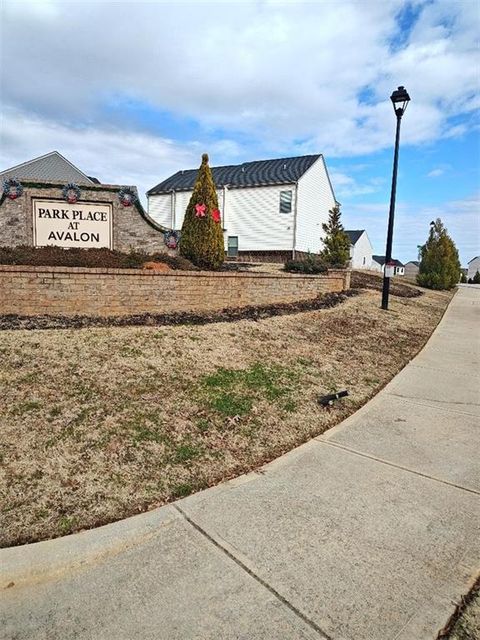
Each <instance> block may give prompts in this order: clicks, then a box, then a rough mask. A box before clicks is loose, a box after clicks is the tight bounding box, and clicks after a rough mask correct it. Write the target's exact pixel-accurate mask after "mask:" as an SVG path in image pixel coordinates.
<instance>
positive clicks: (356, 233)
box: [345, 229, 365, 244]
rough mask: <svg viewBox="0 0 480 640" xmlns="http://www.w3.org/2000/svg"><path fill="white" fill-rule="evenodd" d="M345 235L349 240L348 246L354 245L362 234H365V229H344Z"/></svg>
mask: <svg viewBox="0 0 480 640" xmlns="http://www.w3.org/2000/svg"><path fill="white" fill-rule="evenodd" d="M345 233H346V234H347V236H348V237H349V238H350V244H355V243H356V242H357V240H358V239H359V238H360V236H361V235H362V233H365V229H354V230H349V231H347V230H346V229H345Z"/></svg>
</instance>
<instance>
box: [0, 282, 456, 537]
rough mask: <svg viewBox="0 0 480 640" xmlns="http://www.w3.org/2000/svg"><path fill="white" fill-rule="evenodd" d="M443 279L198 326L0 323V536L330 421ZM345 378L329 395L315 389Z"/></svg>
mask: <svg viewBox="0 0 480 640" xmlns="http://www.w3.org/2000/svg"><path fill="white" fill-rule="evenodd" d="M450 297H451V294H449V293H444V292H426V293H425V295H423V296H421V297H419V298H412V299H407V298H397V297H392V298H391V310H390V312H388V313H385V312H382V311H381V310H380V309H379V302H380V299H379V294H378V292H372V291H365V292H363V293H362V294H361V295H359V296H357V297H354V298H350V299H348V300H347V301H346V302H344V303H343V304H341V305H339V306H337V307H335V308H333V309H329V310H321V311H311V312H304V313H298V314H294V315H289V316H281V317H273V318H268V319H265V320H261V321H258V322H253V321H249V320H242V321H239V322H234V323H219V324H209V325H205V326H171V327H161V328H160V327H126V328H90V329H80V330H70V329H69V330H45V331H38V330H37V331H24V330H19V331H4V332H2V333H1V334H0V340H1V342H0V356H1V362H2V365H1V374H0V376H1V377H0V384H1V396H0V420H1V424H0V428H1V433H2V438H1V442H0V472H1V474H2V478H1V480H0V482H1V484H0V486H1V492H2V495H1V498H0V502H1V522H0V531H1V533H2V540H1V542H2V545H4V546H8V545H14V544H21V543H25V542H29V541H34V540H41V539H45V538H50V537H55V536H59V535H62V534H66V533H70V532H72V531H77V530H80V529H82V528H87V527H92V526H95V525H99V524H104V523H106V522H109V521H112V520H116V519H119V518H123V517H125V516H128V515H131V514H134V513H138V512H140V511H143V510H145V509H148V508H152V507H154V506H157V505H161V504H163V503H165V502H167V501H170V500H173V499H175V498H176V497H179V496H183V495H187V494H188V493H190V492H192V491H195V490H198V489H200V488H202V487H206V486H208V485H212V484H214V483H217V482H220V481H221V480H223V479H226V478H231V477H232V476H235V475H238V474H240V473H242V472H244V471H247V470H249V469H252V468H254V467H258V466H260V465H261V464H262V463H264V462H265V461H267V460H271V459H272V458H274V457H276V456H278V455H280V454H281V453H283V452H285V451H287V450H289V449H291V448H292V447H294V446H296V445H298V444H300V443H302V442H304V441H306V440H308V439H309V438H311V437H313V436H315V435H318V434H320V433H322V432H323V431H325V430H326V429H328V428H329V427H331V426H332V425H334V424H336V423H338V422H339V421H340V420H342V419H343V418H344V417H346V416H347V415H348V414H350V413H352V412H353V411H354V410H355V409H357V408H358V407H359V406H360V405H362V404H363V403H364V402H365V401H366V400H367V399H368V398H369V397H371V396H372V395H374V394H375V393H376V392H377V391H378V390H379V389H380V388H381V387H382V386H383V385H384V384H385V383H386V382H387V381H388V380H389V379H390V378H392V376H393V375H394V374H395V373H397V372H398V371H399V369H400V368H401V367H403V366H404V365H405V363H406V362H408V361H409V360H410V359H411V358H412V356H413V355H415V353H416V352H417V351H418V350H419V348H420V347H421V346H422V345H423V344H424V343H425V341H426V339H427V338H428V336H429V335H430V333H431V331H432V330H433V328H434V327H435V326H436V324H437V322H438V321H439V319H440V317H441V315H442V313H443V311H444V309H445V306H446V305H447V303H448V301H449V299H450ZM343 388H346V389H348V390H349V392H350V396H349V397H348V398H347V399H345V400H344V401H342V402H341V403H338V404H337V405H336V406H335V407H334V408H333V409H323V408H321V407H320V406H319V405H318V404H317V397H318V395H319V394H324V393H328V392H331V391H334V390H340V389H343Z"/></svg>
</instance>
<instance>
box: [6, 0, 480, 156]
mask: <svg viewBox="0 0 480 640" xmlns="http://www.w3.org/2000/svg"><path fill="white" fill-rule="evenodd" d="M417 5H418V3H417ZM474 5H475V3H469V2H462V3H455V2H433V3H431V2H427V3H424V4H423V3H421V6H422V12H421V16H420V19H419V21H418V23H417V25H416V26H415V28H414V29H413V31H412V33H411V35H410V38H409V39H408V40H407V42H406V43H404V45H403V46H402V47H401V48H399V49H398V50H396V51H392V50H391V46H390V42H391V41H393V40H395V38H397V37H398V24H397V22H396V17H397V14H398V12H399V11H400V10H401V9H402V8H404V7H405V3H404V2H403V1H402V0H390V1H387V2H381V3H380V2H362V3H358V2H356V1H354V0H343V1H342V2H341V3H327V2H321V3H308V4H305V3H301V2H294V3H279V2H242V3H218V2H217V3H212V4H206V3H203V2H202V3H201V2H197V3H185V2H179V3H165V2H155V3H148V2H147V3H145V2H142V3H128V2H123V3H117V2H88V3H87V2H73V1H72V2H53V1H52V2H45V3H18V2H10V1H9V0H6V1H4V3H3V5H2V6H3V7H4V16H3V18H4V19H3V22H4V26H3V36H4V37H3V45H2V53H3V58H4V62H5V63H4V65H3V69H4V79H3V84H2V95H3V99H4V101H6V102H7V103H9V104H10V105H13V106H16V107H21V108H22V109H25V110H27V111H31V112H35V113H37V114H39V115H42V116H44V117H51V118H55V119H57V120H60V121H63V122H65V123H71V122H73V121H75V120H76V121H77V122H78V123H79V124H81V125H85V124H87V123H88V122H91V121H95V122H97V123H99V122H102V119H103V123H104V124H107V123H109V124H110V123H111V121H112V120H114V121H115V120H116V118H117V114H115V113H112V112H109V113H108V114H105V113H104V112H103V111H102V108H101V107H102V104H103V103H104V101H105V100H106V99H108V98H109V97H111V96H112V95H119V94H120V95H125V96H129V97H131V98H134V99H137V100H140V101H145V102H148V103H149V104H150V105H152V106H154V107H156V108H158V109H159V110H169V111H173V112H175V113H176V114H179V115H183V116H185V117H188V118H194V119H196V120H198V121H199V122H201V123H202V125H203V126H205V127H214V128H218V127H223V128H226V129H229V130H232V131H237V132H243V133H248V134H249V135H251V136H255V137H256V138H257V139H258V140H259V141H260V143H261V144H263V145H264V147H265V148H269V149H272V150H274V151H276V150H278V153H282V150H284V149H285V148H286V147H288V146H292V145H293V144H294V141H295V140H298V139H299V138H301V139H302V140H304V142H303V146H302V145H299V151H300V152H301V151H302V150H304V151H305V152H309V151H316V152H318V151H322V152H324V153H326V154H328V155H329V156H332V155H342V154H343V155H345V154H359V153H369V152H371V151H374V150H378V149H382V148H385V147H387V146H391V144H392V138H393V134H394V117H393V113H392V110H391V105H390V104H389V100H388V96H389V95H390V92H391V91H392V89H394V88H395V87H396V85H397V84H405V86H407V88H408V90H409V91H410V93H411V96H412V104H411V106H410V107H409V112H408V117H405V122H404V124H403V133H402V141H403V142H404V143H421V142H425V141H432V140H435V139H437V138H438V137H441V136H443V135H460V134H461V133H462V131H464V129H463V128H462V127H465V125H461V124H460V125H459V124H456V125H455V127H456V128H454V129H452V128H451V127H450V125H449V124H448V120H447V118H448V117H449V116H453V115H458V114H461V113H465V112H469V111H470V110H471V109H472V108H473V106H474V100H475V95H474V94H475V93H476V92H477V84H478V79H477V78H476V56H477V51H476V48H475V33H476V29H478V15H477V13H478V12H477V9H476V8H475V6H474ZM445 25H448V26H445ZM365 87H370V88H371V89H372V91H373V96H374V101H373V104H365V103H360V101H359V95H360V92H361V91H362V90H363V89H364V88H365ZM109 121H110V122H109ZM118 121H119V120H118ZM70 126H71V125H70ZM459 127H460V128H459Z"/></svg>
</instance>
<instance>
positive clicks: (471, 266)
mask: <svg viewBox="0 0 480 640" xmlns="http://www.w3.org/2000/svg"><path fill="white" fill-rule="evenodd" d="M477 271H480V256H475V258H472V259H471V260H470V262H469V263H468V272H467V279H468V280H470V279H471V278H472V279H473V276H474V275H475V274H476V273H477Z"/></svg>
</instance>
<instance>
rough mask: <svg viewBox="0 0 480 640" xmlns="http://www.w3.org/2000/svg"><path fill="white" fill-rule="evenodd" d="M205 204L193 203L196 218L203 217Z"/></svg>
mask: <svg viewBox="0 0 480 640" xmlns="http://www.w3.org/2000/svg"><path fill="white" fill-rule="evenodd" d="M206 208H207V207H206V205H204V204H196V205H195V216H196V217H197V218H204V217H205V209H206Z"/></svg>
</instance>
